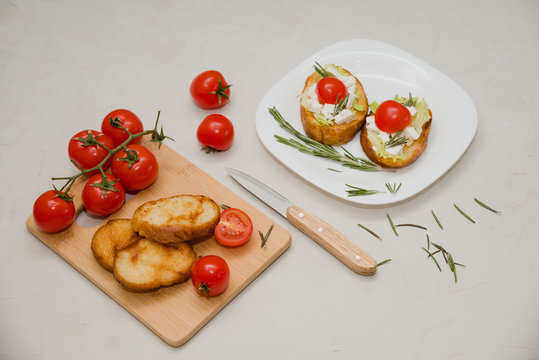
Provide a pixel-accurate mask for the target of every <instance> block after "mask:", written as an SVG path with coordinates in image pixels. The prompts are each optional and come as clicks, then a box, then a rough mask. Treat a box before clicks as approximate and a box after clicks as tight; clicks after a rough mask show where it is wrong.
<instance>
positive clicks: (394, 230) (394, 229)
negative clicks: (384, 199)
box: [386, 213, 399, 236]
mask: <svg viewBox="0 0 539 360" xmlns="http://www.w3.org/2000/svg"><path fill="white" fill-rule="evenodd" d="M386 216H387V219H388V220H389V224H390V225H391V229H393V232H394V233H395V235H396V236H399V234H398V233H397V229H396V228H395V225H393V220H391V216H389V214H388V213H386Z"/></svg>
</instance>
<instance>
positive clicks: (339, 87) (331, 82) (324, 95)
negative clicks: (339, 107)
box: [316, 76, 348, 104]
mask: <svg viewBox="0 0 539 360" xmlns="http://www.w3.org/2000/svg"><path fill="white" fill-rule="evenodd" d="M316 94H317V95H318V102H320V104H335V103H336V102H338V101H340V100H342V99H344V98H345V97H346V95H348V90H347V89H346V85H344V83H343V82H342V81H341V80H339V79H337V78H336V77H333V76H326V77H323V78H322V79H320V81H318V84H316Z"/></svg>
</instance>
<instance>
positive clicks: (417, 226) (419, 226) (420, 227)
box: [395, 224, 427, 230]
mask: <svg viewBox="0 0 539 360" xmlns="http://www.w3.org/2000/svg"><path fill="white" fill-rule="evenodd" d="M400 226H410V227H416V228H418V229H423V230H427V228H426V227H424V226H422V225H417V224H398V225H395V227H400Z"/></svg>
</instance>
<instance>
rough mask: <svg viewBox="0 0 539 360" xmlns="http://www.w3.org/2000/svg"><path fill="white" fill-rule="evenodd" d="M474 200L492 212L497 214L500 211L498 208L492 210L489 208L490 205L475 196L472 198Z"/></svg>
mask: <svg viewBox="0 0 539 360" xmlns="http://www.w3.org/2000/svg"><path fill="white" fill-rule="evenodd" d="M473 199H474V200H475V202H476V203H478V204H479V205H481V206H482V207H484V208H485V209H487V210H490V211H492V212H493V213H495V214H499V213H500V212H499V211H498V210H494V209H493V208H491V207H490V206H488V205H486V204H485V203H484V202H482V201H480V200H478V199H476V198H473Z"/></svg>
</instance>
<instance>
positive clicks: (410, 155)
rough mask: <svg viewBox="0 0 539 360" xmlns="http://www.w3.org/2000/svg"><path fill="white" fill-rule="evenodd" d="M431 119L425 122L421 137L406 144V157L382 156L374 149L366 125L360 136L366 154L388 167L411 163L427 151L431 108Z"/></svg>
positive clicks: (404, 149)
mask: <svg viewBox="0 0 539 360" xmlns="http://www.w3.org/2000/svg"><path fill="white" fill-rule="evenodd" d="M429 114H430V117H431V118H430V120H429V121H427V122H426V123H424V124H423V130H422V132H421V135H420V136H419V138H417V139H416V140H414V142H412V143H411V144H410V145H404V147H403V149H402V151H403V153H404V159H392V158H386V157H383V156H380V155H379V154H377V153H376V151H374V149H373V147H372V143H371V142H370V140H369V137H368V133H367V131H368V130H367V127H366V126H365V127H364V128H363V130H361V134H360V136H359V139H360V142H361V147H362V148H363V151H364V152H365V155H367V157H368V158H369V159H371V160H372V161H373V162H375V163H377V164H378V165H381V166H383V167H386V168H402V167H405V166H408V165H410V164H411V163H413V162H414V161H416V160H417V158H418V157H419V156H420V155H421V154H422V153H423V151H425V149H426V148H427V144H428V142H429V132H430V125H431V123H432V112H431V111H430V109H429Z"/></svg>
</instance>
